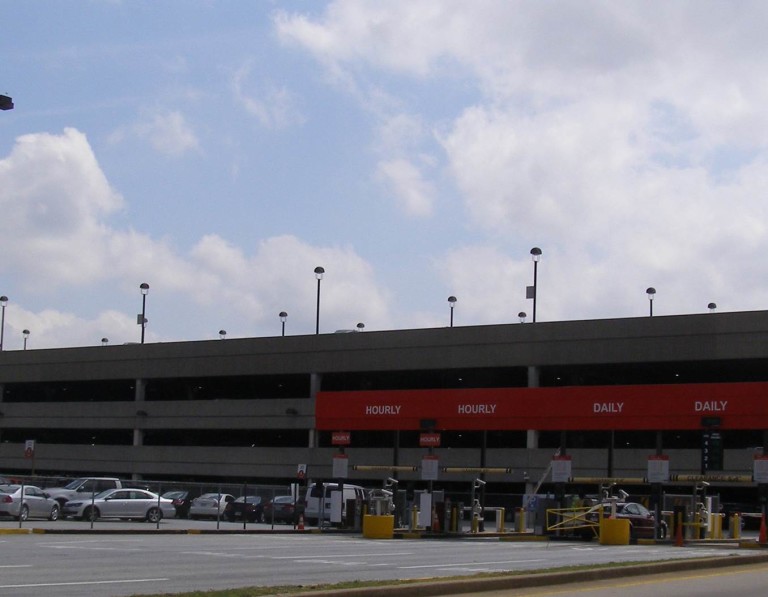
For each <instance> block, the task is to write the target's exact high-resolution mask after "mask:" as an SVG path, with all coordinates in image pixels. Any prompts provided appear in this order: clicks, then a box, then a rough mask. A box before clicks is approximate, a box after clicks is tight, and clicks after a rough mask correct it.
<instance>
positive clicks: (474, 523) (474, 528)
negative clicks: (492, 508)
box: [472, 512, 480, 533]
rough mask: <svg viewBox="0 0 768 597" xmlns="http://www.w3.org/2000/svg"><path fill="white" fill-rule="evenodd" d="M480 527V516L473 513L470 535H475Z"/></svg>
mask: <svg viewBox="0 0 768 597" xmlns="http://www.w3.org/2000/svg"><path fill="white" fill-rule="evenodd" d="M479 527H480V516H479V515H478V514H477V513H475V512H473V513H472V533H477V530H478V528H479Z"/></svg>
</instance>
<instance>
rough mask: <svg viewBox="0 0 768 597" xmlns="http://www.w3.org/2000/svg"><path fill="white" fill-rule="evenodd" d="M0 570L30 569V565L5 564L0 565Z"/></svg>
mask: <svg viewBox="0 0 768 597" xmlns="http://www.w3.org/2000/svg"><path fill="white" fill-rule="evenodd" d="M0 568H32V564H5V565H0Z"/></svg>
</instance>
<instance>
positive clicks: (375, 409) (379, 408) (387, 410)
mask: <svg viewBox="0 0 768 597" xmlns="http://www.w3.org/2000/svg"><path fill="white" fill-rule="evenodd" d="M401 408H403V406H402V404H377V405H372V406H366V407H365V414H366V415H399V414H400V409H401Z"/></svg>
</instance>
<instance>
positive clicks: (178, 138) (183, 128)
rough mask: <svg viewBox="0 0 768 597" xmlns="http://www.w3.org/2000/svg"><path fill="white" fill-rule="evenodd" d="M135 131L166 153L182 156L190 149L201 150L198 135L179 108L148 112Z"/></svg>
mask: <svg viewBox="0 0 768 597" xmlns="http://www.w3.org/2000/svg"><path fill="white" fill-rule="evenodd" d="M133 131H134V133H135V134H136V135H137V136H138V137H140V138H142V139H146V140H148V141H149V142H150V143H151V144H152V146H153V147H154V148H155V149H156V150H157V151H159V152H160V153H163V154H166V155H170V156H180V155H183V154H185V153H187V152H188V151H199V150H200V142H199V141H198V139H197V136H196V135H195V133H194V131H193V130H192V128H191V127H190V126H189V123H187V121H186V119H185V118H184V115H183V114H182V113H181V112H179V111H178V110H173V111H169V112H156V113H149V114H146V115H145V116H144V118H143V119H142V121H141V122H139V123H137V124H135V125H134V126H133Z"/></svg>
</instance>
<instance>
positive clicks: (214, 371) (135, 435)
mask: <svg viewBox="0 0 768 597" xmlns="http://www.w3.org/2000/svg"><path fill="white" fill-rule="evenodd" d="M678 367H680V370H682V371H684V376H685V378H686V379H685V380H677V379H675V378H674V376H675V375H677V373H675V371H676V370H677V369H678ZM495 370H499V371H505V372H513V373H514V372H518V373H515V375H518V376H519V377H520V378H521V379H523V380H524V381H523V383H524V385H527V386H531V387H535V386H537V385H538V384H541V385H542V386H549V385H556V384H562V385H589V384H591V383H594V380H598V381H597V383H599V384H600V385H606V384H611V383H633V384H642V383H678V382H679V381H687V382H695V383H702V382H703V383H719V382H720V381H729V382H740V381H745V382H746V381H768V311H759V312H741V313H706V314H701V315H682V316H665V317H644V318H630V319H611V320H594V321H566V322H537V323H535V324H532V323H526V324H504V325H488V326H472V327H452V328H435V329H415V330H398V331H383V332H371V331H366V332H363V333H344V334H321V335H309V336H286V337H269V338H245V339H226V340H213V341H191V342H173V343H157V344H143V345H140V344H131V345H122V346H94V347H83V348H67V349H51V350H27V351H5V352H0V389H2V392H0V396H2V403H0V474H1V473H3V472H5V471H12V472H16V473H23V472H27V471H29V470H30V468H31V467H33V466H34V467H35V468H36V470H37V471H39V472H43V471H45V472H46V473H53V472H56V471H58V472H62V473H63V472H67V473H94V474H95V473H110V474H118V475H125V476H128V475H133V476H134V477H137V478H140V477H146V478H178V477H186V478H195V477H205V478H221V479H226V480H230V479H246V478H247V479H260V480H286V479H292V478H295V476H296V469H297V465H298V464H300V463H301V464H307V465H308V466H309V471H310V475H311V476H312V477H315V478H320V477H329V476H330V474H331V462H332V456H333V454H334V453H336V452H337V449H336V448H334V447H331V446H329V445H324V444H323V442H322V440H321V438H320V437H319V434H318V432H317V431H316V424H315V394H316V392H317V391H318V390H323V389H325V384H326V383H327V380H328V379H329V378H330V377H333V378H334V379H335V380H336V383H337V384H338V383H339V380H343V379H344V376H347V375H348V376H351V377H352V376H356V377H355V379H360V378H362V377H365V375H367V374H370V375H371V376H375V377H376V379H377V380H378V382H379V383H381V382H382V380H384V382H383V383H387V381H386V380H387V379H388V376H389V378H391V379H393V380H394V379H395V378H397V376H410V377H414V376H415V377H416V378H417V379H418V376H419V372H430V376H431V377H430V379H436V378H437V377H439V375H444V376H445V377H446V379H448V378H450V376H451V375H452V374H453V373H455V372H459V373H460V372H463V371H470V372H472V371H483V372H486V371H491V372H493V371H495ZM622 376H625V378H622ZM643 376H649V379H648V381H647V382H646V381H644V379H643ZM650 377H652V378H653V379H650ZM228 378H233V379H234V378H237V379H246V378H254V379H262V378H263V379H269V380H270V383H271V381H272V380H275V383H277V384H278V385H276V387H278V386H280V384H279V383H278V382H279V381H280V380H281V379H282V378H285V379H289V378H290V379H291V380H293V381H296V380H298V382H299V386H300V387H306V391H303V393H302V394H301V395H295V392H294V393H293V394H292V395H290V396H288V397H285V396H280V395H279V392H277V391H276V392H275V394H274V395H273V396H270V395H260V396H259V397H248V396H243V395H240V394H238V395H237V396H236V397H234V396H227V395H226V394H221V395H216V396H210V395H208V396H206V397H205V398H203V399H195V395H194V392H193V391H192V389H194V388H192V389H190V388H191V385H193V384H194V380H196V379H200V380H226V379H228ZM425 379H426V377H425ZM175 380H183V381H184V383H185V384H186V387H187V390H186V391H187V392H188V395H187V396H186V397H185V398H184V399H181V398H180V397H179V396H174V398H173V399H168V400H166V399H163V398H164V397H163V395H161V394H158V393H157V392H158V391H157V390H153V388H167V387H170V385H169V384H172V383H174V381H175ZM627 380H629V381H627ZM85 383H93V384H95V385H94V388H96V387H99V388H102V387H110V388H113V389H115V391H117V389H119V391H120V392H124V395H121V396H120V397H118V398H115V397H114V396H112V397H110V399H108V400H104V399H102V397H101V396H100V395H99V394H98V393H97V392H95V393H94V395H92V396H88V397H87V398H86V399H79V400H69V399H67V398H66V397H65V395H64V393H63V392H65V391H66V388H67V384H80V386H79V387H80V390H79V391H80V392H82V391H83V389H82V388H83V387H86V386H83V384H85ZM100 383H103V384H107V385H105V386H100V385H98V384H100ZM425 383H430V382H425ZM470 383H471V382H470ZM110 384H111V385H110ZM163 384H165V385H163ZM265 387H266V386H265ZM469 387H471V385H470V386H469ZM30 388H43V389H44V390H45V392H47V393H48V394H47V396H48V397H47V398H46V397H45V396H44V395H43V394H44V392H43V391H42V390H41V392H40V396H38V395H37V394H35V396H36V397H35V399H34V400H25V399H20V398H18V395H19V394H18V393H19V392H21V393H22V395H23V393H24V392H25V391H27V390H29V389H30ZM120 388H122V389H120ZM110 391H111V390H110ZM153 391H155V393H154V394H153V393H152V392H153ZM262 394H263V392H262ZM15 396H16V397H15ZM766 401H767V402H766V404H768V397H766ZM42 430H45V431H47V432H56V433H57V435H56V437H58V438H61V437H63V436H64V437H65V436H66V432H71V433H72V434H73V435H76V432H77V433H79V434H80V435H79V437H82V436H83V434H84V433H87V432H90V431H92V430H95V437H98V436H99V433H96V432H98V431H99V430H102V431H105V432H107V431H108V433H109V434H111V435H112V436H115V437H117V436H118V435H119V436H120V437H128V436H130V438H131V439H129V440H127V441H122V440H121V443H117V444H114V443H109V442H106V443H104V442H100V441H94V442H93V445H91V444H90V443H86V442H83V441H82V440H78V442H76V443H70V442H68V441H66V440H63V441H62V440H59V441H57V443H44V442H40V441H38V442H37V444H36V450H35V458H34V462H30V459H29V458H25V457H24V440H23V438H26V439H36V438H37V437H38V436H39V434H40V433H42ZM238 430H240V431H242V432H243V433H248V432H252V433H253V434H254V438H255V441H254V444H253V446H250V445H229V446H217V445H189V443H188V442H184V443H182V444H178V443H177V444H173V443H171V444H170V445H147V442H145V441H144V440H145V437H146V436H147V434H151V433H156V434H161V435H162V434H163V433H165V434H172V435H173V437H177V436H178V437H182V436H183V434H184V433H185V432H189V433H190V434H191V433H192V432H193V431H195V432H209V431H210V432H212V433H215V432H221V433H224V434H226V433H230V432H231V433H233V434H235V432H237V431H238ZM274 430H284V431H285V433H290V432H295V433H297V435H296V437H300V438H303V437H305V438H306V440H305V441H304V440H301V441H300V445H280V446H276V445H272V446H270V445H259V441H258V437H259V435H260V434H262V435H264V434H267V433H270V432H274ZM531 431H532V432H535V431H536V430H531ZM649 431H652V430H649ZM755 431H756V432H762V431H763V430H762V429H756V430H755ZM536 437H537V434H536V433H529V434H528V438H529V439H528V441H527V444H528V445H527V447H526V446H525V445H522V446H515V447H510V448H504V447H494V448H487V449H485V448H480V447H474V446H473V447H458V448H453V449H452V448H446V449H437V450H436V452H437V453H438V455H439V456H440V464H441V465H442V466H451V467H464V466H466V467H477V466H481V465H482V466H488V467H512V468H513V469H514V472H513V473H512V474H511V475H510V476H509V478H507V479H505V480H506V481H509V482H522V481H523V480H524V477H523V475H525V477H526V478H532V479H535V478H537V477H538V476H539V475H541V474H542V472H543V471H544V470H545V469H546V467H547V465H548V464H549V462H550V459H551V457H552V453H553V450H552V448H551V447H539V446H538V441H537V439H536ZM373 443H374V444H375V443H376V442H373ZM126 444H127V445H126ZM293 444H297V442H296V441H295V440H294V441H293ZM756 447H758V446H756ZM651 451H652V450H651ZM346 452H347V454H348V455H349V458H350V463H361V464H362V463H364V464H371V465H382V466H384V465H390V464H393V463H400V464H404V463H408V464H410V463H414V464H418V463H419V462H420V459H421V457H422V456H423V455H424V453H425V449H419V448H418V447H417V446H401V445H397V446H394V445H387V444H386V441H385V442H384V443H383V444H381V443H380V444H379V445H365V446H364V447H363V446H356V445H355V442H353V444H352V445H351V446H350V447H349V448H347V450H346ZM665 453H666V454H669V455H670V460H671V462H672V465H671V466H672V467H673V468H674V470H675V472H678V473H685V474H693V473H696V472H698V470H699V461H700V453H701V447H700V446H699V445H688V446H685V447H683V448H680V447H675V448H674V449H665ZM568 454H570V455H571V456H572V458H573V467H574V475H580V476H605V475H606V474H607V473H608V472H609V470H608V467H609V466H610V468H611V470H610V472H612V473H613V475H615V476H622V477H636V476H643V475H644V474H645V470H646V461H647V456H648V454H649V450H648V449H646V448H643V449H631V448H630V449H623V448H622V447H621V446H616V447H615V450H612V453H611V454H610V456H609V455H608V454H607V453H606V450H603V449H590V448H583V449H580V448H571V447H569V448H568ZM752 454H753V451H750V449H747V448H744V447H739V448H736V449H729V448H728V444H727V442H726V450H725V463H726V465H725V468H724V472H725V473H729V474H741V475H743V474H750V473H751V471H752ZM609 458H610V459H611V463H610V465H609V464H607V461H608V459H609ZM350 476H351V478H352V479H356V478H358V477H359V478H360V480H368V479H370V478H371V475H365V474H355V473H352V474H351V475H350ZM382 476H383V477H386V476H387V475H377V476H376V477H375V478H379V477H382ZM401 476H402V477H403V478H406V479H407V478H408V474H404V475H401ZM411 477H412V478H413V479H418V474H413V475H411ZM466 477H467V478H470V477H471V475H467V476H466ZM459 478H463V477H459ZM457 480H458V479H457Z"/></svg>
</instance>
